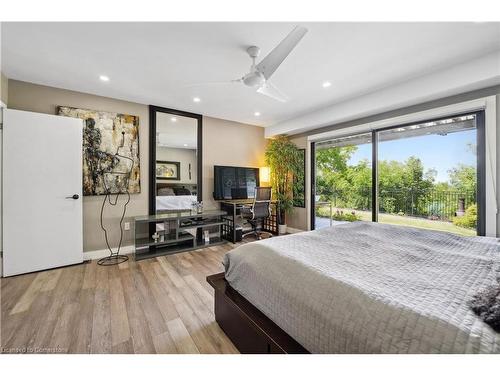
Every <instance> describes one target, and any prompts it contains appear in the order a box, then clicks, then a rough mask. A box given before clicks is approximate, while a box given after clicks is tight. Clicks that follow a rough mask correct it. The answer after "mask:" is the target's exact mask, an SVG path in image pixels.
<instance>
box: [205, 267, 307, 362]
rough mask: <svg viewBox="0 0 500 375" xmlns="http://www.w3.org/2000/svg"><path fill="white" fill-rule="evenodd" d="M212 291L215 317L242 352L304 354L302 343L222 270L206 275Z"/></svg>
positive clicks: (305, 351)
mask: <svg viewBox="0 0 500 375" xmlns="http://www.w3.org/2000/svg"><path fill="white" fill-rule="evenodd" d="M207 281H208V283H209V284H210V285H211V286H212V287H213V288H214V290H215V307H214V308H215V320H216V321H217V323H218V324H219V326H220V327H221V328H222V330H223V331H224V332H225V333H226V335H227V336H228V337H229V338H230V339H231V341H232V342H233V344H234V345H235V346H236V348H237V349H238V350H239V351H240V353H243V354H287V353H290V354H292V353H294V354H306V353H309V352H308V351H307V350H306V349H305V348H304V347H303V346H302V345H300V344H299V343H298V342H297V341H295V340H294V339H293V338H292V337H290V335H288V334H287V333H286V332H285V331H283V330H282V329H281V328H280V327H278V326H277V325H276V324H275V323H274V322H273V321H271V320H270V319H269V318H268V317H266V316H265V315H264V314H263V313H262V312H260V311H259V310H258V309H257V308H256V307H255V306H254V305H252V304H251V303H250V302H249V301H248V300H246V299H245V298H243V297H242V296H241V294H239V293H238V292H237V291H236V290H234V289H233V288H231V286H230V285H229V283H228V282H227V281H226V279H225V278H224V273H217V274H215V275H210V276H207Z"/></svg>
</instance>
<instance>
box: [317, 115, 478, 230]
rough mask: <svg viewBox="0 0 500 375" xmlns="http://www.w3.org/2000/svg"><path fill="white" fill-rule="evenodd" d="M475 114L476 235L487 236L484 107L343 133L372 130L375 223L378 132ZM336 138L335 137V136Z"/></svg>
mask: <svg viewBox="0 0 500 375" xmlns="http://www.w3.org/2000/svg"><path fill="white" fill-rule="evenodd" d="M467 115H474V116H475V118H476V132H477V133H476V134H477V135H476V142H477V144H476V147H477V170H476V172H477V187H476V189H477V191H476V196H477V198H476V201H477V203H478V215H477V234H478V235H479V236H484V235H485V232H486V173H485V167H486V152H485V151H486V150H485V147H486V138H485V134H486V133H485V113H484V110H480V111H472V112H470V111H469V112H465V113H458V114H452V115H447V116H441V117H438V118H431V119H428V120H420V121H413V122H408V123H401V124H398V125H393V126H388V127H383V128H378V129H372V130H371V131H369V130H368V131H362V132H359V133H352V134H348V135H343V136H339V137H344V136H352V135H356V134H366V133H371V135H372V142H371V143H372V160H371V164H372V198H371V210H372V222H378V211H379V210H378V209H379V204H378V203H379V202H378V200H379V196H378V135H379V132H381V131H384V130H391V129H397V128H400V127H403V126H411V125H418V124H422V123H426V122H431V121H440V120H445V119H448V118H451V117H460V116H467ZM333 138H335V137H333ZM316 143H317V142H311V144H310V145H311V154H310V158H311V195H310V199H311V204H310V210H311V211H310V222H311V224H310V226H311V230H314V229H315V220H316V200H315V196H316Z"/></svg>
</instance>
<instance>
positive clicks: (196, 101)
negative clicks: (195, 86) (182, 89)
mask: <svg viewBox="0 0 500 375" xmlns="http://www.w3.org/2000/svg"><path fill="white" fill-rule="evenodd" d="M193 102H195V103H199V102H201V99H200V98H198V97H197V96H195V97H194V98H193Z"/></svg>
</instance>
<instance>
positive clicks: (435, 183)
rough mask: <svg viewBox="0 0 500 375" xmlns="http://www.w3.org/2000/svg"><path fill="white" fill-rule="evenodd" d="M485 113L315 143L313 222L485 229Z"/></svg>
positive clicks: (465, 230)
mask: <svg viewBox="0 0 500 375" xmlns="http://www.w3.org/2000/svg"><path fill="white" fill-rule="evenodd" d="M483 119H484V114H483V112H477V113H471V114H465V115H460V116H453V117H449V118H444V119H437V120H432V121H425V122H421V123H416V124H407V125H400V126H395V127H391V128H387V129H378V130H374V131H372V132H369V133H364V134H358V135H352V136H344V137H339V138H335V139H329V140H326V141H322V142H318V143H316V144H315V145H314V154H315V159H314V160H315V161H314V165H313V167H314V168H313V176H314V180H313V184H312V186H313V188H315V204H314V216H313V217H312V218H313V220H314V221H313V225H314V228H316V229H318V228H322V227H325V226H331V225H335V224H338V223H343V222H346V221H354V220H373V221H378V222H380V223H387V224H395V225H405V226H412V227H418V228H425V229H433V230H441V231H447V232H452V233H457V234H461V235H466V236H472V235H476V234H484V203H483V202H484V193H483V190H484V189H483V186H484V184H483V178H484V171H483V168H484V167H483V166H484V160H483V159H484V152H483V147H484V130H483V129H484V120H483ZM314 172H315V173H314Z"/></svg>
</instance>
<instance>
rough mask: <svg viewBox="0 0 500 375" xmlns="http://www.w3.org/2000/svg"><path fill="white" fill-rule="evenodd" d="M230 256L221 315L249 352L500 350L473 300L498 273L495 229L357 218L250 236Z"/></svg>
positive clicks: (218, 289)
mask: <svg viewBox="0 0 500 375" xmlns="http://www.w3.org/2000/svg"><path fill="white" fill-rule="evenodd" d="M224 266H225V273H224V274H222V275H213V276H210V277H209V278H208V280H209V282H210V283H211V284H212V286H214V288H215V295H216V297H215V304H216V305H215V314H216V320H217V321H218V323H219V325H221V327H222V329H223V330H224V331H225V332H226V333H227V334H228V336H229V337H230V338H231V339H232V340H233V342H235V345H236V346H237V347H238V348H239V349H240V351H242V352H259V353H261V352H271V353H272V352H279V353H290V352H292V353H293V352H298V353H304V352H311V353H500V334H499V333H496V332H495V331H494V330H493V329H492V328H491V327H490V326H488V325H487V324H486V323H484V322H483V321H482V320H480V319H479V318H478V317H477V316H476V315H475V314H474V313H473V312H472V311H471V309H470V308H469V306H468V301H470V299H471V298H472V296H473V295H474V294H475V293H477V292H478V291H480V290H482V289H484V288H485V287H487V286H490V285H493V284H495V282H496V281H495V279H496V275H497V272H496V271H497V270H500V245H499V241H498V240H497V239H494V238H484V237H475V238H467V237H461V236H457V235H454V234H450V233H445V232H437V231H429V230H422V229H416V228H409V227H402V226H392V225H386V224H378V223H368V222H356V223H349V224H342V225H338V226H335V227H332V228H325V229H321V230H316V231H312V232H303V233H298V234H293V235H289V236H282V237H274V238H271V239H267V240H263V241H258V242H252V243H248V244H245V245H242V246H240V247H238V248H236V249H234V250H232V251H230V252H228V253H227V254H226V256H225V258H224ZM259 345H260V346H259Z"/></svg>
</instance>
